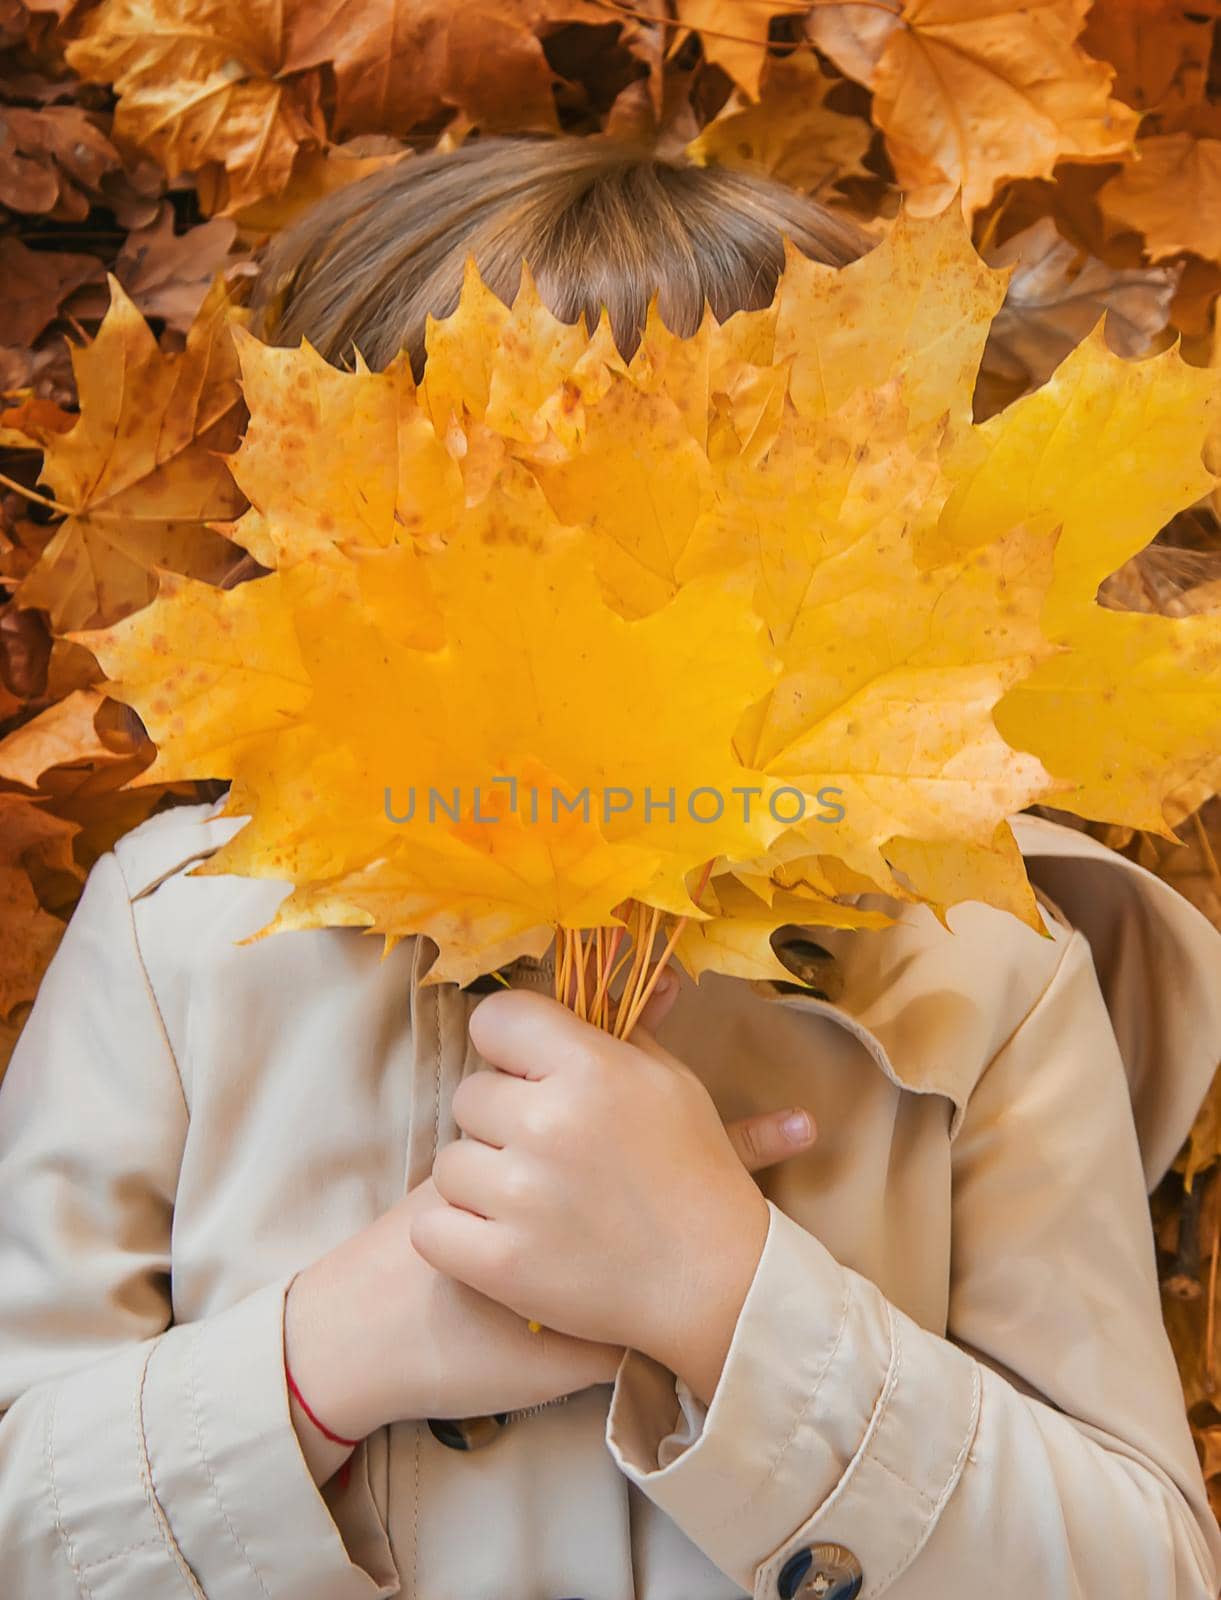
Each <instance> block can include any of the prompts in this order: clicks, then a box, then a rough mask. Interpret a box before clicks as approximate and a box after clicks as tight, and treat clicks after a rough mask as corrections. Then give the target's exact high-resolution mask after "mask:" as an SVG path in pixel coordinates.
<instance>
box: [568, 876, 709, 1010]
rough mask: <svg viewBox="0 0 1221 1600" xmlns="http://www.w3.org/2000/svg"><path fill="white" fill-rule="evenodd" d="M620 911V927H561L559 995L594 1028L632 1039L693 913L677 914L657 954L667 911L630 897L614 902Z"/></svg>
mask: <svg viewBox="0 0 1221 1600" xmlns="http://www.w3.org/2000/svg"><path fill="white" fill-rule="evenodd" d="M711 871H712V862H711V861H709V862H708V863H707V864H706V865H705V867H704V869H703V873H702V875H701V877H700V881H699V887H698V888H697V889H696V891H695V894H694V896H693V899H694V901H695V904H696V905H698V904H699V901H700V896H701V895H702V894H703V892H704V886H705V885H706V884H707V882H708V875H709V873H710V872H711ZM615 914H616V915H617V916H618V917H620V918H621V919H622V922H621V925H620V926H618V927H615V928H557V929H556V935H555V997H556V999H557V1000H559V1001H561V1002H562V1004H564V1005H566V1006H567V1007H568V1008H569V1009H570V1010H572V1011H575V1012H576V1014H577V1016H578V1017H581V1018H583V1019H584V1021H586V1022H592V1023H593V1025H594V1027H595V1028H604V1029H605V1030H606V1031H607V1032H608V1033H610V1034H612V1035H613V1036H614V1037H615V1038H616V1039H627V1038H629V1037H630V1036H631V1032H632V1029H633V1028H634V1027H635V1026H636V1024H637V1022H639V1020H640V1015H641V1013H642V1012H643V1010H644V1008H645V1006H646V1005H647V1004H648V1000H649V996H650V995H651V994H652V993H653V990H654V989H655V988H656V987H657V982H658V979H659V978H660V977H661V975H662V973H663V972H664V971H665V969H666V966H667V965H668V964H669V961H670V957H671V956H672V955H673V953H674V947H675V945H677V943H678V941H679V939H680V938H681V936H682V931H683V929H684V928H685V927H686V925H687V920H688V919H687V918H686V917H678V918H677V919H675V922H674V927H673V929H672V930H671V933H670V936H669V938H668V939H667V940H666V942H665V944H664V945H663V947H662V950H661V953H660V954H659V955H657V956H656V957H654V955H653V949H654V946H655V944H656V943H657V934H658V930H659V928H660V927H661V919H662V916H663V915H664V913H663V912H662V911H661V910H660V909H659V908H658V907H657V906H648V905H645V904H644V902H643V901H640V900H625V901H623V902H622V903H621V904H620V905H618V906H616V907H615ZM626 963H630V965H629V967H628V975H627V979H626V981H625V983H624V985H623V992H622V994H620V995H619V996H618V997H617V998H616V997H615V996H613V995H612V994H611V984H612V983H613V982H614V980H615V978H616V977H617V976H618V974H619V973H620V972H621V971H622V970H623V967H624V965H625V964H626Z"/></svg>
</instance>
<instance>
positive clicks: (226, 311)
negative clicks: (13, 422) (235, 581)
mask: <svg viewBox="0 0 1221 1600" xmlns="http://www.w3.org/2000/svg"><path fill="white" fill-rule="evenodd" d="M110 284H111V296H112V298H111V305H110V310H109V311H108V312H107V314H106V318H105V321H104V322H103V323H102V326H101V328H100V330H99V331H98V335H97V337H96V338H95V339H94V340H93V341H92V343H90V344H88V345H84V346H80V347H76V348H74V349H73V352H72V358H73V366H74V369H75V372H76V380H77V387H78V391H79V394H80V405H81V415H80V418H79V420H78V422H77V424H76V426H75V427H74V428H73V429H72V430H71V431H70V432H68V433H65V434H60V435H58V436H57V437H54V438H52V439H49V440H48V443H47V447H46V454H45V459H44V463H43V469H42V473H41V476H40V479H39V481H40V482H45V483H46V484H47V485H49V489H50V494H51V495H52V496H53V497H54V499H55V500H56V502H57V503H58V504H59V505H60V506H63V507H66V508H67V510H68V515H67V517H66V519H65V521H64V522H63V523H61V524H60V525H59V527H58V529H57V530H56V532H55V535H54V537H53V538H52V539H51V542H50V543H49V544H48V546H47V548H46V550H45V551H44V553H43V555H42V558H41V559H40V561H39V563H38V565H37V567H36V568H35V569H34V571H33V572H31V573H30V575H29V576H28V577H27V578H26V579H25V581H24V583H23V584H22V585H21V588H20V590H19V591H18V598H19V599H20V601H21V603H22V604H23V605H27V606H41V607H43V608H44V609H45V610H46V611H48V612H50V614H51V617H52V620H53V622H54V624H55V627H56V629H57V630H59V631H63V630H66V629H68V628H74V627H85V626H90V625H92V626H97V625H100V624H101V623H102V622H103V621H114V620H115V619H116V618H117V617H118V616H121V615H123V614H125V613H126V612H128V611H131V610H133V609H135V608H137V607H139V606H142V605H145V604H147V602H148V601H149V600H150V599H151V598H152V596H153V594H154V592H155V590H156V583H155V580H154V577H153V572H154V569H155V568H157V567H168V568H171V569H173V570H174V571H179V572H186V573H189V574H191V575H193V576H196V577H200V578H204V579H206V580H209V581H216V580H218V579H219V578H220V577H221V576H222V575H223V574H224V572H225V571H226V569H227V567H228V566H229V565H230V564H231V563H232V561H233V560H234V552H233V549H232V547H231V545H229V543H228V542H227V541H226V540H224V539H223V538H222V537H221V536H220V535H219V534H217V533H215V532H213V531H212V530H211V529H210V528H209V527H208V526H207V524H208V522H209V521H210V520H214V519H223V518H225V517H232V516H233V515H234V514H235V513H236V512H237V511H238V510H239V509H240V508H241V506H242V504H243V500H242V496H241V493H240V491H239V490H238V488H237V486H236V485H235V484H234V483H233V481H232V479H231V478H230V476H229V473H228V470H227V469H226V467H225V464H224V461H223V460H222V458H221V454H220V452H223V451H225V450H228V449H231V448H232V447H233V446H234V445H235V444H236V442H237V438H238V434H239V431H240V427H241V422H242V418H243V410H242V406H241V397H240V394H239V391H238V385H237V357H236V354H235V352H234V349H233V342H232V336H231V332H230V328H231V325H232V322H233V321H234V320H240V316H239V313H237V312H236V311H235V310H234V308H233V307H232V306H231V305H230V303H229V301H228V299H227V296H226V292H225V288H224V285H223V283H222V282H221V280H220V279H217V280H216V282H215V284H214V285H213V288H212V290H211V291H210V292H209V294H208V297H207V299H206V300H205V301H204V304H203V306H202V307H201V309H200V313H199V316H198V318H197V319H196V321H195V323H194V325H193V327H192V328H191V331H190V334H189V335H188V338H187V346H186V349H185V350H184V351H182V352H180V353H176V354H171V355H165V354H164V353H163V352H162V351H161V350H160V349H159V347H158V345H157V342H156V340H155V339H154V338H153V335H152V333H151V332H150V330H149V327H148V324H147V323H146V322H145V321H144V319H143V318H142V317H141V316H140V314H139V312H138V311H137V310H136V308H135V306H134V305H133V304H132V303H131V301H130V300H129V299H128V297H127V295H126V294H125V293H124V292H123V289H122V287H121V286H120V285H119V283H118V281H117V280H116V279H114V278H113V277H111V279H110Z"/></svg>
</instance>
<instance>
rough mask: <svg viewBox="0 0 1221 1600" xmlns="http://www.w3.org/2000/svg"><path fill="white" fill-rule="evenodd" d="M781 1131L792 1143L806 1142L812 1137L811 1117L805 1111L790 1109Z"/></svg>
mask: <svg viewBox="0 0 1221 1600" xmlns="http://www.w3.org/2000/svg"><path fill="white" fill-rule="evenodd" d="M780 1131H781V1133H783V1135H784V1137H785V1138H786V1139H787V1140H788V1141H789V1142H790V1143H791V1144H805V1142H806V1140H807V1139H808V1138H809V1137H810V1118H809V1115H808V1114H807V1113H806V1112H804V1111H790V1112H789V1114H788V1116H787V1117H785V1119H784V1121H783V1122H782V1123H781V1124H780Z"/></svg>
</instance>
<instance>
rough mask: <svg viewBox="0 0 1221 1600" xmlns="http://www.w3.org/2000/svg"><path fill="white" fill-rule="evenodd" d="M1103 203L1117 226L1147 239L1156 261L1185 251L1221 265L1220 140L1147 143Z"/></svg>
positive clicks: (1167, 138) (1161, 138) (1189, 135)
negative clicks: (1133, 231)
mask: <svg viewBox="0 0 1221 1600" xmlns="http://www.w3.org/2000/svg"><path fill="white" fill-rule="evenodd" d="M1098 200H1099V204H1100V205H1101V206H1102V209H1103V212H1104V213H1105V214H1106V216H1107V217H1108V218H1110V220H1111V221H1112V222H1114V223H1117V224H1118V225H1119V226H1121V227H1124V228H1134V229H1136V230H1137V232H1139V233H1142V234H1143V235H1144V237H1145V241H1146V244H1147V247H1148V251H1149V256H1150V258H1151V259H1152V260H1154V261H1164V260H1165V259H1166V257H1167V256H1174V255H1178V254H1179V253H1180V252H1181V251H1184V250H1187V251H1191V252H1192V253H1193V254H1194V255H1197V256H1203V257H1204V258H1205V259H1206V260H1208V261H1221V138H1218V139H1210V138H1203V137H1200V136H1198V135H1197V134H1195V133H1193V132H1191V131H1188V130H1184V131H1181V132H1178V133H1162V134H1154V135H1153V136H1152V137H1150V138H1148V139H1142V140H1141V141H1140V143H1139V144H1138V145H1137V147H1136V156H1135V157H1134V158H1133V159H1132V160H1131V161H1129V162H1128V163H1127V164H1126V165H1125V166H1124V168H1123V171H1122V172H1119V173H1117V174H1116V175H1115V177H1113V178H1111V179H1109V180H1108V182H1107V183H1105V184H1104V185H1103V187H1102V189H1101V190H1100V191H1099V195H1098Z"/></svg>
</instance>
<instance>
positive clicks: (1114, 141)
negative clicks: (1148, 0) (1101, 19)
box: [811, 0, 1139, 215]
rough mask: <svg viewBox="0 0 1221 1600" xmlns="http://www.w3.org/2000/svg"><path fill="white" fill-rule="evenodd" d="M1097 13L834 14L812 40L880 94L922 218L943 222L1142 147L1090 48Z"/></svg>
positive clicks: (819, 20)
mask: <svg viewBox="0 0 1221 1600" xmlns="http://www.w3.org/2000/svg"><path fill="white" fill-rule="evenodd" d="M1089 6H1090V0H1044V3H1043V4H1040V5H1037V6H1029V5H1023V4H1020V3H1019V0H1011V3H1000V4H991V5H987V6H980V5H979V4H977V3H976V0H883V3H881V4H879V5H876V6H874V5H870V6H852V5H834V4H831V5H826V6H819V7H818V8H816V10H815V11H814V12H813V13H812V20H811V32H812V36H813V38H814V39H815V41H816V42H817V43H818V44H819V46H820V47H821V48H823V49H824V50H826V51H827V52H828V53H829V54H830V55H831V56H832V58H833V59H834V60H835V61H836V62H837V63H838V64H839V65H840V66H841V67H842V68H843V70H844V71H845V72H847V73H848V74H849V75H851V76H856V77H859V78H860V79H861V81H862V82H864V83H865V84H866V85H867V86H868V87H869V88H870V89H872V90H873V118H874V121H875V122H876V124H877V125H878V127H879V128H881V129H882V131H883V133H884V134H885V136H886V146H887V149H888V151H889V152H890V157H891V160H892V161H893V163H894V167H895V173H896V175H897V177H898V179H899V183H900V184H901V185H902V187H903V189H904V190H905V192H906V194H907V198H908V203H909V204H910V205H911V207H912V209H913V210H915V211H917V212H919V213H921V214H925V215H927V214H928V213H930V212H934V211H939V210H940V209H941V208H942V207H943V206H944V205H945V204H946V203H947V202H948V201H949V200H950V199H951V198H952V197H953V196H954V194H955V192H957V191H961V195H962V204H963V206H964V207H965V209H966V211H967V213H968V215H970V214H972V213H974V212H975V211H977V210H979V208H980V207H981V206H985V205H987V203H988V202H989V200H991V198H992V196H993V194H994V192H995V190H996V188H997V186H998V184H999V183H1000V182H1001V180H1002V179H1004V178H1012V177H1025V178H1034V177H1044V176H1047V175H1049V174H1050V173H1051V172H1052V169H1053V168H1054V167H1055V165H1056V162H1057V161H1060V160H1063V159H1065V158H1071V159H1072V160H1074V161H1101V160H1106V159H1107V158H1109V157H1113V156H1116V155H1120V154H1122V153H1123V152H1124V151H1125V150H1127V149H1129V148H1130V147H1131V145H1132V141H1133V139H1134V137H1135V134H1136V127H1137V123H1138V121H1139V118H1138V117H1137V115H1136V113H1135V112H1133V111H1131V110H1129V108H1128V107H1127V106H1125V105H1123V104H1121V103H1120V102H1119V101H1118V100H1115V99H1112V98H1111V95H1110V87H1111V84H1112V82H1113V80H1114V76H1115V74H1114V69H1113V68H1112V67H1110V66H1109V65H1107V63H1106V62H1104V61H1098V60H1096V59H1094V58H1092V57H1091V56H1089V55H1087V54H1086V52H1085V51H1084V50H1083V49H1082V48H1081V44H1080V40H1079V35H1080V34H1081V31H1082V28H1083V27H1084V24H1085V18H1086V13H1087V12H1088V10H1089Z"/></svg>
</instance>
